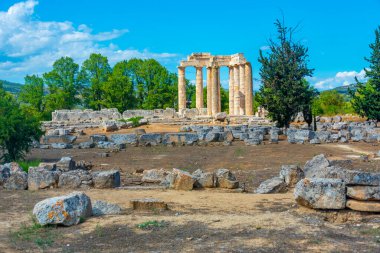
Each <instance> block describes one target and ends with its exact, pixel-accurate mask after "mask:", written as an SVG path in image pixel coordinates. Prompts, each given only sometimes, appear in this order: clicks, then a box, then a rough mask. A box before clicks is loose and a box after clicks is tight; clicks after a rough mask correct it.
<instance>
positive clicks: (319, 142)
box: [310, 138, 321, 144]
mask: <svg viewBox="0 0 380 253" xmlns="http://www.w3.org/2000/svg"><path fill="white" fill-rule="evenodd" d="M310 144H321V141H320V140H319V139H318V138H314V139H311V140H310Z"/></svg>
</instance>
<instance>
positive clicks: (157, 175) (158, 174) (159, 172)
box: [141, 169, 168, 183]
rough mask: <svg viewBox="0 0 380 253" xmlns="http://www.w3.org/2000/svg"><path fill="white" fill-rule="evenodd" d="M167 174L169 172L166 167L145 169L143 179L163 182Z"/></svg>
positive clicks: (151, 181) (147, 181) (148, 181)
mask: <svg viewBox="0 0 380 253" xmlns="http://www.w3.org/2000/svg"><path fill="white" fill-rule="evenodd" d="M167 175H168V172H167V171H166V170H164V169H152V170H144V171H143V177H142V179H141V181H142V182H145V183H161V182H162V181H163V180H165V178H166V176H167Z"/></svg>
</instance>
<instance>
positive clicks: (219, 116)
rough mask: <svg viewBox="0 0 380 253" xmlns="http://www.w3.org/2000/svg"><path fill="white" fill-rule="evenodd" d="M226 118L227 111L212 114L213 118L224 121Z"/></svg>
mask: <svg viewBox="0 0 380 253" xmlns="http://www.w3.org/2000/svg"><path fill="white" fill-rule="evenodd" d="M226 118H227V113H225V112H218V113H217V114H215V116H214V119H215V120H217V121H225V120H226Z"/></svg>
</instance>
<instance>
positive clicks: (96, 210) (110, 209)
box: [92, 200, 123, 216]
mask: <svg viewBox="0 0 380 253" xmlns="http://www.w3.org/2000/svg"><path fill="white" fill-rule="evenodd" d="M122 213H123V210H122V209H121V207H120V206H119V205H116V204H111V203H108V202H105V201H100V200H97V201H95V203H93V204H92V214H93V215H94V216H101V215H119V214H122Z"/></svg>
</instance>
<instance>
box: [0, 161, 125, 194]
mask: <svg viewBox="0 0 380 253" xmlns="http://www.w3.org/2000/svg"><path fill="white" fill-rule="evenodd" d="M91 168H92V165H91V164H88V163H86V162H84V161H79V162H77V163H76V162H75V161H74V160H73V159H72V158H70V157H62V159H61V160H59V161H58V162H56V163H40V164H39V166H38V167H30V168H29V170H28V173H27V172H25V171H23V169H22V168H21V167H20V166H19V165H18V164H17V163H8V164H4V165H0V188H4V189H7V190H31V191H36V190H41V189H50V188H66V189H80V188H82V189H88V188H91V187H95V188H116V187H119V186H120V172H119V171H118V170H110V171H95V172H91Z"/></svg>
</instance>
